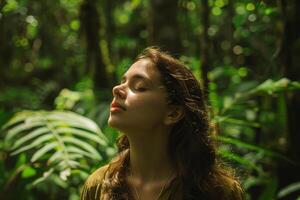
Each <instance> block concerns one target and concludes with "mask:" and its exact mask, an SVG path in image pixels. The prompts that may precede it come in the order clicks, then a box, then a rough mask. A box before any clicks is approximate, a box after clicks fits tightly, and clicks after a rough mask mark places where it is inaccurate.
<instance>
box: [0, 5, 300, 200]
mask: <svg viewBox="0 0 300 200" xmlns="http://www.w3.org/2000/svg"><path fill="white" fill-rule="evenodd" d="M299 22H300V1H297V0H276V1H275V0H161V1H159V0H122V1H121V0H104V1H97V0H43V1H38V0H1V1H0V127H1V128H0V199H1V200H2V199H3V200H17V199H26V200H37V199H44V200H54V199H65V200H79V198H80V189H81V187H82V185H83V184H84V181H85V180H86V179H87V177H88V175H89V174H91V172H93V171H94V170H95V169H97V168H99V167H100V166H103V165H104V164H106V163H108V162H109V161H110V159H111V158H112V157H113V156H114V155H116V153H117V149H116V145H115V140H116V138H117V137H118V136H119V133H118V132H116V131H115V130H113V129H112V128H110V127H109V126H108V125H107V118H108V115H109V106H110V103H111V100H112V92H111V90H112V87H113V86H114V85H116V84H118V83H119V81H120V78H121V76H122V75H123V73H124V72H125V71H126V70H127V69H128V67H130V65H131V64H132V63H133V61H134V59H135V58H136V56H137V55H138V54H139V53H140V52H141V51H142V50H143V49H144V48H146V47H148V46H159V47H161V48H162V49H163V50H166V51H168V52H170V54H172V55H174V56H175V57H177V58H178V59H180V60H181V61H182V62H184V63H185V64H186V65H187V66H188V67H189V68H190V69H191V70H192V72H193V73H194V75H195V76H196V77H197V78H198V80H199V81H200V83H201V84H202V87H203V89H204V90H205V93H206V95H205V96H206V101H207V103H208V105H209V112H210V121H211V127H212V128H211V129H212V134H213V136H214V139H215V140H216V142H217V143H218V145H219V148H218V155H219V156H220V157H221V158H222V160H223V161H224V162H225V163H226V164H228V165H230V166H232V167H233V168H234V169H235V171H236V174H237V176H238V177H239V178H240V181H241V183H242V187H243V189H244V191H245V199H246V200H273V199H278V200H300V132H299V130H300V120H299V116H300V66H299V61H298V59H299V55H300V26H299Z"/></svg>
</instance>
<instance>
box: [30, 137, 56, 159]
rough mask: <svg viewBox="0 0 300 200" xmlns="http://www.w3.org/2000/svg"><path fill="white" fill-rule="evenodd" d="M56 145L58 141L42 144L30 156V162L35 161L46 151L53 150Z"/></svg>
mask: <svg viewBox="0 0 300 200" xmlns="http://www.w3.org/2000/svg"><path fill="white" fill-rule="evenodd" d="M57 146H58V143H54V142H52V143H48V144H46V145H45V146H43V147H42V148H40V149H39V150H37V151H36V152H35V153H34V154H33V156H32V157H31V160H30V161H31V162H35V161H36V160H38V159H39V158H40V157H42V156H43V155H45V154H46V153H47V152H49V151H51V150H53V149H54V148H55V147H57Z"/></svg>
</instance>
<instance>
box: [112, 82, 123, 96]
mask: <svg viewBox="0 0 300 200" xmlns="http://www.w3.org/2000/svg"><path fill="white" fill-rule="evenodd" d="M112 93H113V96H114V97H115V98H121V99H124V98H125V97H126V91H125V89H124V87H123V85H122V84H121V85H117V86H115V87H114V88H113V89H112Z"/></svg>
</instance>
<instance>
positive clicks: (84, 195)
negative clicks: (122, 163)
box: [80, 165, 108, 200]
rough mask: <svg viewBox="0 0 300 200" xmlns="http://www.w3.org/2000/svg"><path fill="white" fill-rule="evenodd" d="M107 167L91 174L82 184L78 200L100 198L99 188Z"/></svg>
mask: <svg viewBox="0 0 300 200" xmlns="http://www.w3.org/2000/svg"><path fill="white" fill-rule="evenodd" d="M107 168H108V167H107V165H106V166H104V167H101V168H99V169H98V170H96V171H95V172H94V173H92V174H91V175H90V176H89V177H88V179H87V180H86V182H85V183H84V185H83V187H82V189H81V194H80V200H99V199H100V198H101V188H102V187H101V186H102V182H103V179H104V177H105V174H106V171H107Z"/></svg>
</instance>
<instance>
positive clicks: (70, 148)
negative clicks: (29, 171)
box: [2, 111, 108, 183]
mask: <svg viewBox="0 0 300 200" xmlns="http://www.w3.org/2000/svg"><path fill="white" fill-rule="evenodd" d="M2 130H3V131H5V132H6V135H5V140H4V141H5V144H6V148H7V150H9V151H11V155H17V154H20V153H26V154H27V155H28V156H29V157H30V158H31V159H30V162H31V163H35V162H46V163H47V165H48V166H49V168H50V169H53V170H51V173H52V172H53V173H54V172H57V171H63V170H66V169H78V168H79V167H80V163H86V162H82V161H85V160H91V161H100V160H102V158H103V156H102V155H101V154H100V152H99V151H98V150H97V149H99V148H100V149H105V148H106V147H107V146H108V139H107V138H106V137H105V135H104V134H103V133H102V132H101V130H100V128H99V127H98V126H97V124H96V123H95V122H93V121H92V120H90V119H88V118H86V117H83V116H81V115H78V114H76V113H73V112H69V111H22V112H20V113H17V114H16V115H15V116H14V117H12V118H11V120H9V122H8V123H7V124H5V125H4V126H3V127H2ZM96 148H97V149H96ZM103 152H104V151H103ZM49 168H48V169H45V170H49ZM56 169H59V170H56ZM43 180H45V178H40V179H39V180H37V181H36V182H35V183H37V182H39V181H43Z"/></svg>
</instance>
